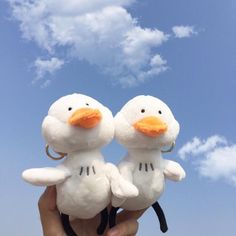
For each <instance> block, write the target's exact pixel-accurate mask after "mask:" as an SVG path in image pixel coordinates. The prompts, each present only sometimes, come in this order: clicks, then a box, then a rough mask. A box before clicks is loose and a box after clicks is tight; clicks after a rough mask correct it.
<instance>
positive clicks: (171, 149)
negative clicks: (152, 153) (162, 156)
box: [161, 142, 175, 153]
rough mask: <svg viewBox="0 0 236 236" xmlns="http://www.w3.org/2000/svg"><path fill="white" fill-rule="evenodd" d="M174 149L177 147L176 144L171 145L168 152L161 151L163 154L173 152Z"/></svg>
mask: <svg viewBox="0 0 236 236" xmlns="http://www.w3.org/2000/svg"><path fill="white" fill-rule="evenodd" d="M174 147H175V142H173V143H172V144H171V146H170V148H169V149H167V150H161V152H162V153H168V152H172V151H173V149H174Z"/></svg>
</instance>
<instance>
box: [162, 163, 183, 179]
mask: <svg viewBox="0 0 236 236" xmlns="http://www.w3.org/2000/svg"><path fill="white" fill-rule="evenodd" d="M163 172H164V175H165V177H166V178H168V179H170V180H173V181H181V180H182V179H184V178H185V176H186V174H185V171H184V169H183V168H182V167H181V165H180V164H179V163H177V162H175V161H170V160H164V170H163Z"/></svg>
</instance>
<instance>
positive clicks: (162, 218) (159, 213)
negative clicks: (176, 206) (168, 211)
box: [152, 202, 168, 233]
mask: <svg viewBox="0 0 236 236" xmlns="http://www.w3.org/2000/svg"><path fill="white" fill-rule="evenodd" d="M152 207H153V209H154V211H155V212H156V215H157V217H158V219H159V222H160V229H161V231H162V232H163V233H165V232H167V230H168V226H167V223H166V218H165V214H164V212H163V210H162V208H161V206H160V205H159V203H158V202H155V203H154V204H153V205H152Z"/></svg>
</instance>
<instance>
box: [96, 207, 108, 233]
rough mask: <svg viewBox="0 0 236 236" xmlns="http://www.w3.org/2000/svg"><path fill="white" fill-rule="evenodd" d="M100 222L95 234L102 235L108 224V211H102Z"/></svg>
mask: <svg viewBox="0 0 236 236" xmlns="http://www.w3.org/2000/svg"><path fill="white" fill-rule="evenodd" d="M100 214H101V222H100V225H99V226H98V228H97V234H98V235H103V233H104V231H105V230H106V227H107V223H108V217H109V216H108V210H107V208H105V209H104V210H103V211H101V213H100Z"/></svg>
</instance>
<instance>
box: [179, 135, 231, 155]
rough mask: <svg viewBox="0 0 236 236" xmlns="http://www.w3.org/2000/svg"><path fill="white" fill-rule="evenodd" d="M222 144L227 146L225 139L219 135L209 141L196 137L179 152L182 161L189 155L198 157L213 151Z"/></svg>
mask: <svg viewBox="0 0 236 236" xmlns="http://www.w3.org/2000/svg"><path fill="white" fill-rule="evenodd" d="M220 144H227V141H226V139H225V138H224V137H222V136H219V135H213V136H211V137H209V138H208V139H207V140H200V139H199V138H198V137H194V138H193V139H192V141H190V142H188V143H186V144H185V145H184V146H183V147H182V148H181V149H180V150H179V151H178V154H179V156H180V158H181V159H186V156H187V155H190V156H196V155H199V154H203V153H207V152H209V151H212V150H213V149H214V148H216V147H217V146H218V145H220Z"/></svg>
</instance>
